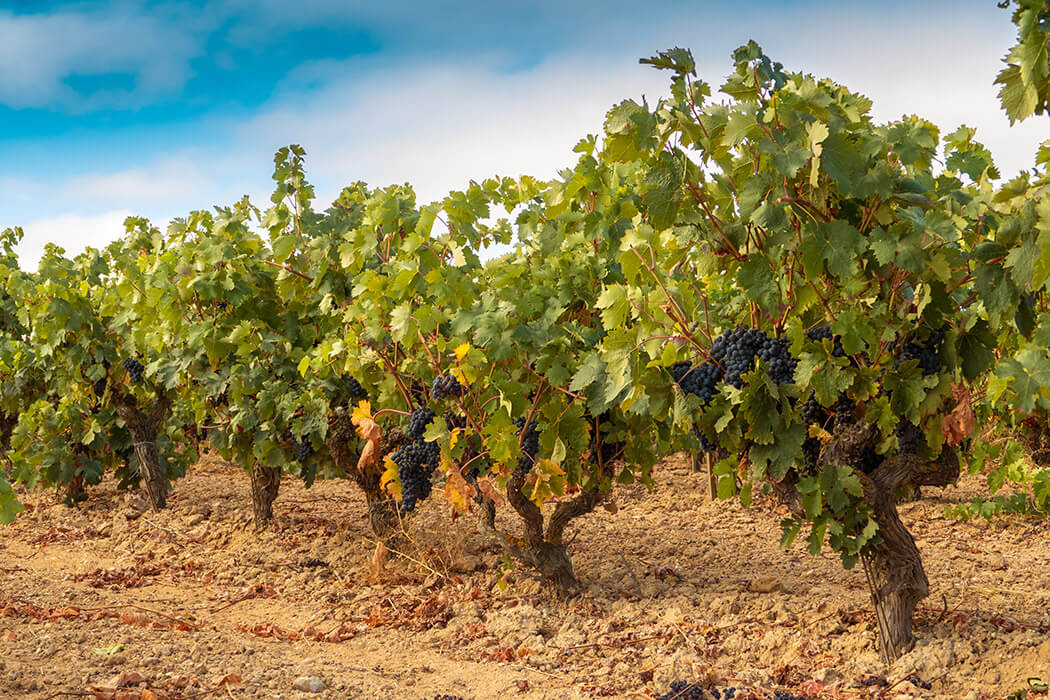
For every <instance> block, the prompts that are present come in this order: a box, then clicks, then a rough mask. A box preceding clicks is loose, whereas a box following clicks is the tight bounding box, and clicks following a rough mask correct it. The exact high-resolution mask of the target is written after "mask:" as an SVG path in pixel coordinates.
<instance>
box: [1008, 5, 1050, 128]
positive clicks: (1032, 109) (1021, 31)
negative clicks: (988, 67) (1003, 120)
mask: <svg viewBox="0 0 1050 700" xmlns="http://www.w3.org/2000/svg"><path fill="white" fill-rule="evenodd" d="M1010 5H1016V8H1015V9H1014V10H1013V15H1012V20H1013V23H1014V24H1015V25H1017V43H1016V44H1015V45H1014V46H1013V47H1012V48H1011V49H1010V51H1009V53H1007V54H1006V57H1005V58H1004V59H1003V62H1004V63H1005V64H1006V68H1004V69H1003V70H1002V71H1001V72H1000V73H999V75H998V77H996V79H995V82H996V84H998V85H1001V86H1002V87H1001V88H1000V90H999V101H1000V102H1001V103H1002V106H1003V110H1004V111H1005V112H1006V114H1007V116H1008V117H1009V118H1010V123H1011V124H1012V123H1014V122H1015V121H1021V120H1024V119H1027V118H1028V117H1030V116H1032V115H1033V114H1043V113H1045V112H1046V111H1047V110H1048V109H1050V4H1048V3H1047V2H1046V0H1013V2H1008V3H1007V4H1006V5H1004V6H1010Z"/></svg>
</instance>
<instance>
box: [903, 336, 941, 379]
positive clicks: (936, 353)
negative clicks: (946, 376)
mask: <svg viewBox="0 0 1050 700" xmlns="http://www.w3.org/2000/svg"><path fill="white" fill-rule="evenodd" d="M943 341H944V332H943V331H937V332H935V333H931V334H930V337H929V338H927V339H926V342H923V343H918V342H915V341H911V342H908V343H904V344H903V345H901V346H900V349H899V350H898V351H897V357H896V358H895V359H894V362H893V366H894V367H895V368H896V367H899V366H900V364H901V363H902V362H907V361H908V360H918V361H919V369H921V370H922V376H924V377H928V376H930V375H931V374H937V373H938V372H940V371H941V343H942V342H943Z"/></svg>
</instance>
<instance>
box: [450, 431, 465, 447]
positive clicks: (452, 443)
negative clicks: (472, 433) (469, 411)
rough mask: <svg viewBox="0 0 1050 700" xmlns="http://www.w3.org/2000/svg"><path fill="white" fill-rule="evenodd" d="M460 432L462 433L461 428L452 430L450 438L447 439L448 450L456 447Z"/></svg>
mask: <svg viewBox="0 0 1050 700" xmlns="http://www.w3.org/2000/svg"><path fill="white" fill-rule="evenodd" d="M461 432H463V428H453V429H452V437H450V438H449V445H448V449H450V450H451V449H452V448H453V447H455V446H456V443H457V442H459V434H460V433H461Z"/></svg>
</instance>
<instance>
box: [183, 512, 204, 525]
mask: <svg viewBox="0 0 1050 700" xmlns="http://www.w3.org/2000/svg"><path fill="white" fill-rule="evenodd" d="M202 522H204V516H203V515H202V514H201V513H194V514H193V515H190V516H189V517H187V518H186V526H187V527H193V526H194V525H200V524H201V523H202Z"/></svg>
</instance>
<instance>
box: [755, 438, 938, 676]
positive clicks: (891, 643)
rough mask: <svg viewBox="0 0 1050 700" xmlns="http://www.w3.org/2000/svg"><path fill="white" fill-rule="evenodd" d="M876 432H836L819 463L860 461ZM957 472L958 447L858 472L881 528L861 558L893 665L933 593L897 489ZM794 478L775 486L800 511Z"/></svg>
mask: <svg viewBox="0 0 1050 700" xmlns="http://www.w3.org/2000/svg"><path fill="white" fill-rule="evenodd" d="M874 434H875V430H874V427H873V426H871V425H869V424H866V423H858V424H856V425H853V426H847V427H845V428H843V429H840V430H839V431H836V434H835V436H834V438H833V439H832V440H831V441H830V442H828V444H827V445H825V446H824V448H823V449H822V450H821V454H820V462H821V464H841V465H849V464H856V463H858V460H859V456H860V453H861V451H862V450H863V449H864V447H865V446H866V445H868V444H869V442H870V441H871V440H872V439H873V437H874ZM958 476H959V460H958V457H957V455H956V453H955V449H954V448H953V447H949V446H945V447H944V448H943V449H942V451H941V453H940V455H939V456H938V458H937V459H936V460H935V461H933V462H923V461H921V460H920V459H919V458H917V457H915V456H912V455H903V456H897V457H891V458H889V459H887V460H884V461H883V462H882V464H881V465H880V466H879V467H878V468H876V469H875V471H873V472H872V473H871V474H870V475H863V474H861V475H860V477H861V482H862V484H863V486H864V500H865V502H866V503H867V504H868V505H869V506H870V507H871V510H872V513H873V517H874V518H875V522H876V523H877V524H878V526H879V530H878V536H879V540H880V541H879V543H878V544H877V545H876V546H875V547H874V548H873V549H872V550H871V551H870V552H868V553H867V554H865V555H864V556H862V558H861V562H862V564H863V567H864V573H865V575H866V577H867V580H868V589H869V592H870V593H871V600H872V604H873V606H874V608H875V613H876V617H877V619H878V625H879V645H880V652H881V654H882V657H883V660H885V661H886V663H892V662H893V661H894V660H895V659H897V658H898V657H899V656H901V655H902V654H905V653H907V652H908V651H909V650H910V649H911V648H912V647H913V646H914V644H915V636H914V631H913V620H914V616H915V608H916V606H917V605H918V604H919V601H921V600H922V599H923V598H925V597H926V596H927V595H928V594H929V581H928V579H927V578H926V571H925V570H924V569H923V566H922V555H921V554H920V553H919V548H918V547H917V546H916V545H915V539H914V538H913V537H912V536H911V533H910V532H908V529H907V528H906V527H905V525H904V523H903V521H901V518H900V515H899V514H898V512H897V501H898V492H899V489H900V487H901V486H902V485H904V484H914V485H915V486H947V485H948V484H950V483H952V482H953V481H955V479H956V478H958ZM796 482H797V478H796V477H795V476H794V475H793V474H789V476H787V477H785V478H784V479H783V480H781V481H780V482H775V483H773V489H774V492H775V493H776V494H777V496H778V497H779V498H780V500H781V501H782V502H783V503H784V504H785V505H787V506H788V507H789V508H791V509H792V510H793V511H795V512H800V511H801V500H800V496H799V493H798V491H797V490H796V489H795V484H796Z"/></svg>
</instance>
